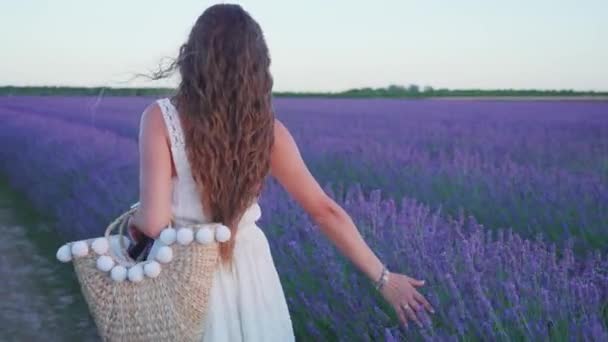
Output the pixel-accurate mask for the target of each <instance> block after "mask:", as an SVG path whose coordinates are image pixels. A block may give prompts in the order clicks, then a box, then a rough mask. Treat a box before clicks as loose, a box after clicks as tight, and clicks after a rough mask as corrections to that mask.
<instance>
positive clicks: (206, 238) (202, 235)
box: [196, 227, 214, 244]
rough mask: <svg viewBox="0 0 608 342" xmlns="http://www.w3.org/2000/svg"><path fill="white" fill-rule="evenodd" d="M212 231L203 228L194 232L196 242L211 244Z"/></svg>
mask: <svg viewBox="0 0 608 342" xmlns="http://www.w3.org/2000/svg"><path fill="white" fill-rule="evenodd" d="M213 238H214V236H213V230H211V229H210V228H207V227H203V228H201V229H199V230H198V231H197V232H196V241H198V242H199V243H202V244H208V243H211V242H213Z"/></svg>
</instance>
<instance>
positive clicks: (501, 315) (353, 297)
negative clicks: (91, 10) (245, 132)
mask: <svg viewBox="0 0 608 342" xmlns="http://www.w3.org/2000/svg"><path fill="white" fill-rule="evenodd" d="M0 119H1V120H2V122H3V125H2V126H1V127H0V146H2V148H0V160H2V161H3V163H2V164H1V166H0V170H1V172H2V173H4V174H5V175H6V176H7V177H8V179H9V180H10V182H11V184H13V185H14V186H15V187H16V188H17V189H19V190H21V191H23V192H24V194H25V195H26V196H27V197H28V198H29V199H30V200H31V202H32V204H33V205H34V206H35V207H36V208H37V209H39V210H41V211H45V212H49V213H51V214H52V215H53V216H55V217H56V218H57V228H58V230H60V231H61V232H63V234H64V236H66V237H69V238H88V237H92V236H98V235H100V234H102V232H103V228H105V227H104V224H105V223H107V222H108V221H109V220H110V219H111V218H112V217H113V216H114V215H116V214H118V213H119V212H120V211H121V210H123V209H124V208H126V207H127V206H128V205H129V204H131V203H132V201H133V200H135V199H136V196H137V168H138V165H137V159H138V158H137V150H136V146H135V143H134V141H133V140H132V139H125V138H122V137H120V136H118V135H116V134H113V133H111V132H108V131H103V130H98V129H95V128H92V127H89V126H86V125H79V124H73V123H67V122H65V121H63V120H57V119H52V118H42V117H40V116H36V115H21V114H19V113H15V112H9V111H3V112H1V113H0ZM7 147H10V148H7ZM327 190H328V192H329V193H330V195H331V196H333V197H335V198H337V200H338V202H339V204H340V205H342V206H343V207H344V208H345V209H346V210H347V212H348V213H350V214H351V216H352V218H353V221H354V222H355V223H356V224H357V226H358V228H359V230H360V231H361V233H362V234H363V235H364V237H365V239H366V241H368V243H369V244H370V245H371V246H372V248H373V249H374V251H376V253H378V254H379V256H380V257H381V258H382V260H384V261H385V262H387V264H388V266H389V267H390V268H391V269H392V270H393V271H395V272H404V273H406V274H409V275H412V276H415V277H418V278H423V279H425V280H426V281H427V285H426V286H425V287H424V289H423V290H422V291H423V293H425V295H427V297H428V298H429V299H430V300H431V301H432V302H433V304H434V306H435V307H436V308H437V309H438V314H437V316H435V317H433V318H432V321H430V322H429V323H431V324H430V326H429V327H427V328H425V329H422V330H418V329H411V330H410V331H407V332H404V331H402V330H399V329H398V328H397V320H396V317H395V315H394V312H393V311H392V310H391V309H390V307H388V306H387V305H386V303H385V302H384V301H383V300H382V299H381V297H380V296H379V295H378V293H376V292H374V291H375V290H374V289H373V287H371V286H370V284H369V282H368V281H367V279H365V278H364V277H363V276H362V275H361V274H360V273H359V272H357V271H356V270H355V269H354V268H353V267H352V265H351V264H350V263H348V262H347V261H346V260H345V259H344V258H343V257H341V256H340V255H339V254H338V253H337V250H336V249H335V247H333V246H332V245H331V244H330V243H329V242H328V240H327V239H325V238H324V237H323V234H322V233H321V232H320V230H319V229H318V227H317V226H315V224H314V223H313V222H311V220H310V218H309V217H308V216H307V215H306V214H305V213H304V212H303V211H302V210H301V208H300V207H298V206H297V205H296V204H295V203H294V202H293V201H292V200H291V199H290V198H289V197H288V196H287V194H286V193H285V192H284V191H283V190H282V189H281V188H280V187H279V186H278V184H276V182H275V181H274V180H273V179H269V180H268V182H267V185H266V188H265V190H264V193H263V194H262V197H261V201H260V204H261V207H262V219H261V221H260V222H259V223H260V226H261V227H263V229H264V231H265V232H266V234H267V236H268V238H269V241H270V244H271V249H272V251H273V256H274V258H275V262H276V265H277V268H278V270H279V274H280V276H281V281H282V283H283V284H284V287H285V290H286V295H287V298H288V301H289V307H290V310H291V313H292V316H293V318H294V324H295V329H296V334H297V335H298V338H301V339H305V340H309V339H313V340H327V339H338V340H345V341H346V340H367V341H371V340H381V339H386V340H402V339H404V338H407V339H415V338H417V339H424V340H450V339H461V340H462V339H484V340H513V339H525V340H545V339H555V338H565V339H568V340H606V339H608V329H607V327H606V323H605V321H603V320H605V318H603V317H602V310H605V309H606V303H607V301H608V288H607V286H608V285H607V284H608V260H607V259H606V256H603V255H602V254H601V253H600V252H595V253H589V254H588V255H587V257H586V258H584V259H577V258H575V257H574V255H573V253H572V249H571V248H569V247H568V246H566V248H565V249H564V250H563V251H562V253H561V255H559V253H557V252H556V247H555V245H554V244H548V243H544V242H542V237H540V236H539V238H538V239H537V240H538V241H531V240H525V239H522V238H521V237H520V236H519V235H517V234H514V233H513V232H512V231H503V230H498V231H493V230H487V229H485V228H484V227H483V225H481V224H479V223H477V222H476V221H475V220H474V219H473V218H471V217H466V216H462V217H459V218H458V219H456V220H452V219H447V218H445V216H443V215H441V214H440V213H438V212H435V211H432V210H431V209H430V208H429V207H428V206H426V205H423V204H421V203H419V202H417V201H415V200H413V199H410V198H403V200H402V201H401V203H400V204H398V203H397V202H396V201H395V200H393V199H391V198H382V194H381V192H380V191H372V192H366V191H362V190H361V187H360V186H357V185H353V186H349V187H347V188H345V189H343V190H342V191H341V192H342V193H343V196H337V195H336V194H334V193H333V192H332V191H331V189H330V188H329V187H327ZM3 276H5V275H3ZM51 300H52V299H51ZM426 319H427V322H428V320H430V319H431V318H429V317H426Z"/></svg>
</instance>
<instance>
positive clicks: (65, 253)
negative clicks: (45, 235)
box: [57, 244, 72, 262]
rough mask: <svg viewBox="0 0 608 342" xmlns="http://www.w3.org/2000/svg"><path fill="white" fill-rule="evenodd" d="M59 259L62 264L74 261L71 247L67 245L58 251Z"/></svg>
mask: <svg viewBox="0 0 608 342" xmlns="http://www.w3.org/2000/svg"><path fill="white" fill-rule="evenodd" d="M57 259H58V260H59V261H61V262H69V261H71V260H72V251H71V250H70V246H69V245H67V244H65V245H63V246H61V247H59V249H58V250H57Z"/></svg>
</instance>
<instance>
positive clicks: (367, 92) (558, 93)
mask: <svg viewBox="0 0 608 342" xmlns="http://www.w3.org/2000/svg"><path fill="white" fill-rule="evenodd" d="M174 92H175V89H173V88H109V87H47V86H39V87H17V86H3V87H0V96H3V95H4V96H11V95H43V96H45V95H46V96H51V95H61V96H81V95H85V96H98V95H104V96H167V95H169V94H173V93H174ZM273 95H274V96H275V97H331V98H336V97H341V98H353V97H355V98H430V97H533V96H542V97H574V96H608V92H596V91H574V90H571V89H566V90H538V89H490V90H485V89H447V88H439V89H435V88H433V87H431V86H428V85H427V86H425V87H424V88H423V89H422V90H421V89H420V87H419V86H418V85H416V84H410V85H409V86H407V87H405V86H402V85H397V84H391V85H389V86H388V87H383V88H370V87H365V88H353V89H348V90H345V91H340V92H289V91H283V92H274V93H273Z"/></svg>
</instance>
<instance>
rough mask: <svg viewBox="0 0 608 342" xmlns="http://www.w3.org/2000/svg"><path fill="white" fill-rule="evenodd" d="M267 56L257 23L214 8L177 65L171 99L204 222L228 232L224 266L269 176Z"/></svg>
mask: <svg viewBox="0 0 608 342" xmlns="http://www.w3.org/2000/svg"><path fill="white" fill-rule="evenodd" d="M269 67H270V56H269V52H268V47H267V46H266V42H265V39H264V36H263V33H262V29H261V28H260V26H259V24H258V23H257V22H256V21H255V20H254V19H253V18H252V17H251V16H250V15H249V13H247V12H246V11H245V10H244V9H243V8H241V6H239V5H233V4H218V5H214V6H211V7H209V8H207V9H206V10H205V11H204V12H203V13H202V14H201V15H200V17H199V18H198V19H197V20H196V23H195V24H194V27H192V30H191V32H190V35H189V37H188V40H187V41H186V42H185V43H184V44H183V45H182V46H181V48H180V50H179V56H178V58H177V60H175V61H174V62H173V64H172V65H171V66H170V67H169V70H165V71H163V72H161V73H160V74H159V73H157V74H156V75H157V77H156V79H158V78H162V77H164V76H165V74H166V73H167V72H170V71H172V70H174V69H176V68H177V69H179V73H180V75H181V81H180V84H179V86H178V88H177V92H176V94H175V95H174V97H173V102H174V103H175V105H176V107H177V109H178V111H179V113H180V116H181V119H182V120H181V122H182V125H183V127H184V138H185V143H186V152H187V156H188V160H189V161H190V165H191V167H192V175H193V178H194V180H195V182H196V184H197V187H198V189H199V194H200V197H201V203H202V205H203V208H204V210H205V212H207V213H208V215H206V217H208V218H209V219H211V220H212V221H214V222H222V223H224V224H225V225H226V226H228V227H229V229H230V231H231V233H232V234H231V235H232V236H231V238H230V240H229V241H227V242H225V243H221V244H220V256H221V259H222V260H223V261H224V262H225V263H226V264H228V265H229V266H230V265H231V263H230V262H229V261H231V260H232V254H233V250H234V242H235V240H234V239H235V236H236V234H237V224H238V222H239V220H240V219H241V217H242V215H243V213H244V211H245V210H246V209H247V207H249V206H250V205H251V204H252V202H253V200H256V199H257V197H258V196H259V195H260V193H261V191H262V185H263V182H264V178H265V177H266V175H267V174H268V172H269V170H270V149H271V147H272V144H273V143H274V130H273V127H274V113H273V110H272V103H271V99H272V94H271V91H272V85H273V79H272V76H271V74H270V70H269Z"/></svg>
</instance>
